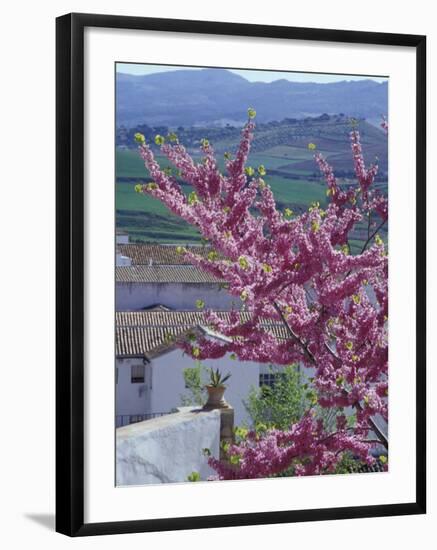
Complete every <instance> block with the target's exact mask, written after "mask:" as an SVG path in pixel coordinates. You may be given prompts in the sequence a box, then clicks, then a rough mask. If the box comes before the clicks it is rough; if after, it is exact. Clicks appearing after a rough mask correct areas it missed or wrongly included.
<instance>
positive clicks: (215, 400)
mask: <svg viewBox="0 0 437 550" xmlns="http://www.w3.org/2000/svg"><path fill="white" fill-rule="evenodd" d="M205 387H206V391H207V392H208V401H207V402H206V403H205V405H204V406H203V409H204V410H212V409H226V408H228V407H229V405H228V404H227V403H226V401H225V398H224V393H225V390H226V386H211V385H209V384H208V385H207V386H205Z"/></svg>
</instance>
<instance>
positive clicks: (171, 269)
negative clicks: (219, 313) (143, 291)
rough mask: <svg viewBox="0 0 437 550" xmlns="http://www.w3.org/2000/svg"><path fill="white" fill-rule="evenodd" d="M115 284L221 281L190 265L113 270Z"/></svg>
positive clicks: (211, 282) (133, 267)
mask: <svg viewBox="0 0 437 550" xmlns="http://www.w3.org/2000/svg"><path fill="white" fill-rule="evenodd" d="M115 278H116V282H117V283H185V284H190V283H194V284H202V283H209V284H214V283H216V284H217V283H220V282H223V281H222V280H221V279H218V278H217V277H214V276H213V275H210V274H209V273H205V272H204V271H202V270H200V269H198V268H197V267H194V266H191V265H174V266H172V265H158V266H148V265H135V266H117V267H116V268H115Z"/></svg>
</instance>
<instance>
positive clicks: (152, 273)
mask: <svg viewBox="0 0 437 550" xmlns="http://www.w3.org/2000/svg"><path fill="white" fill-rule="evenodd" d="M123 256H124V254H123ZM115 269H116V310H117V311H138V310H141V309H144V308H148V307H150V306H153V305H154V304H163V305H165V306H167V307H169V308H171V309H174V310H187V311H190V310H193V309H194V308H195V307H196V300H203V301H204V302H205V307H206V308H208V309H219V310H225V309H231V308H232V307H234V308H239V307H241V301H240V299H239V298H237V297H235V296H231V295H230V294H229V293H228V292H227V291H226V289H225V288H224V285H223V281H221V280H220V279H218V278H217V277H214V276H213V275H211V274H209V273H206V272H204V271H202V270H200V269H198V268H197V267H194V266H192V265H132V266H118V267H116V268H115Z"/></svg>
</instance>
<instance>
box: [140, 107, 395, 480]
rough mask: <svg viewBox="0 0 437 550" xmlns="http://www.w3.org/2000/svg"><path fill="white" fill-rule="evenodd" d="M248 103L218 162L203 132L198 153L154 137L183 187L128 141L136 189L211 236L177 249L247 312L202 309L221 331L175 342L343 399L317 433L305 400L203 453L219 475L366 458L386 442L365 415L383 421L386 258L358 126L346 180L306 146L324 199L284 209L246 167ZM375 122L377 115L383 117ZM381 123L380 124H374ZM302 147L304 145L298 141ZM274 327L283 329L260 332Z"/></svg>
mask: <svg viewBox="0 0 437 550" xmlns="http://www.w3.org/2000/svg"><path fill="white" fill-rule="evenodd" d="M255 114H256V113H255V111H254V110H253V109H249V110H248V117H249V118H248V121H247V123H246V125H245V126H244V128H243V130H242V135H241V141H240V144H239V146H238V149H237V151H236V154H235V157H231V156H230V155H225V158H226V174H222V173H220V171H219V169H218V167H217V161H216V157H215V155H214V151H213V148H212V146H211V145H210V143H209V142H208V140H206V139H205V140H203V141H202V145H201V150H202V153H203V155H204V156H203V160H202V162H200V163H196V162H195V161H194V160H193V159H192V158H191V157H190V155H189V154H188V153H187V151H186V149H185V148H184V147H183V145H181V144H180V143H179V141H178V138H177V136H176V135H175V134H169V136H168V137H167V139H165V138H164V137H162V136H156V138H155V142H156V144H157V145H159V146H160V149H161V152H162V153H163V154H164V155H166V156H167V157H168V159H169V160H170V161H171V162H172V164H173V165H174V166H175V167H176V168H177V169H178V171H179V172H178V173H179V175H180V177H181V178H183V179H184V180H185V181H186V182H187V183H188V184H190V185H191V186H192V188H193V190H192V192H190V193H189V194H188V195H185V194H184V192H183V191H182V190H181V188H180V186H179V185H178V183H177V181H176V179H175V178H174V177H173V176H172V175H171V174H170V173H169V172H168V171H164V170H161V168H160V166H159V164H158V163H157V161H156V160H155V158H154V155H153V152H152V149H151V148H150V147H149V145H148V144H147V143H146V142H145V139H144V136H142V135H141V134H137V135H136V140H137V142H138V143H139V152H140V154H141V156H142V158H143V160H144V163H145V166H146V168H147V169H148V171H149V173H150V176H151V178H152V179H153V181H152V182H151V183H148V184H145V185H142V184H139V185H138V186H137V188H136V190H137V191H139V192H143V193H147V194H149V195H151V196H152V197H155V198H156V199H159V200H160V201H162V202H163V203H164V204H165V205H166V206H167V207H168V208H169V210H171V211H172V212H173V213H175V214H176V215H178V216H180V217H181V218H182V219H184V220H186V221H187V222H188V223H190V224H192V225H193V226H195V227H197V228H198V229H199V231H200V233H201V235H202V237H203V238H205V239H207V240H208V241H209V243H210V244H211V247H212V250H211V252H210V253H209V255H208V257H207V258H204V257H201V256H200V255H197V254H195V253H194V252H193V251H192V250H190V251H187V250H186V249H184V248H181V249H180V251H181V253H182V254H184V255H185V257H186V259H187V260H189V261H190V262H191V263H192V264H194V265H196V266H198V267H199V268H201V269H202V270H205V271H207V272H209V273H211V274H213V275H215V276H218V277H220V278H221V279H223V280H224V281H225V282H226V283H227V285H228V291H229V293H230V294H232V295H234V296H236V297H239V298H240V299H241V301H242V302H243V303H244V308H245V309H246V310H247V311H248V312H250V316H248V317H247V316H246V317H245V318H244V320H243V319H242V317H241V316H240V314H239V312H238V311H233V312H232V313H231V315H230V321H228V322H226V321H224V320H223V319H221V318H219V317H218V316H217V315H215V314H214V312H212V311H209V312H206V317H207V322H208V323H209V324H210V325H211V326H212V327H214V329H215V330H217V331H218V332H220V333H222V334H224V335H225V336H227V337H228V338H227V339H226V341H211V340H207V339H206V338H201V337H200V338H199V339H198V340H197V341H196V342H194V343H193V342H187V343H185V344H183V345H184V349H185V351H186V352H187V353H188V354H190V355H191V356H192V357H194V358H196V359H206V358H214V359H218V358H220V357H223V356H224V355H225V354H227V353H231V354H233V356H234V357H237V358H238V359H240V360H242V361H245V360H247V361H257V362H265V363H274V364H277V365H290V364H292V363H299V364H300V365H303V366H305V367H310V368H312V370H313V373H314V376H313V379H312V380H313V382H312V383H313V386H314V391H315V395H316V398H317V402H318V405H319V406H321V407H338V408H340V411H341V410H343V409H344V408H345V407H350V408H352V410H354V411H355V413H356V418H355V424H354V425H353V426H351V425H350V422H348V421H347V417H346V415H345V414H344V413H343V412H340V413H339V414H338V416H337V423H336V429H335V430H334V431H331V432H330V433H327V432H326V430H325V427H324V425H323V422H322V421H321V420H319V419H317V418H316V416H315V413H314V410H313V409H311V408H310V409H309V410H308V411H307V412H306V413H305V414H304V415H303V417H302V419H301V420H300V421H299V422H297V423H296V424H294V425H292V426H290V429H289V430H287V431H280V430H269V431H267V432H265V433H262V434H260V433H256V432H249V433H248V434H247V437H245V438H244V440H242V441H240V442H239V443H238V444H235V445H233V446H231V447H230V448H229V450H228V453H229V457H230V460H228V461H219V460H216V459H215V458H213V457H210V458H209V462H210V464H211V466H212V467H213V468H215V470H216V471H217V473H218V477H219V478H220V479H237V478H253V477H265V476H269V475H275V474H277V473H279V472H281V471H284V470H289V469H290V468H292V469H293V471H294V473H295V474H296V475H304V474H314V473H324V472H327V471H332V469H333V468H334V467H335V465H336V463H337V462H338V460H340V458H341V456H342V453H344V452H346V451H350V452H352V453H353V454H354V455H356V456H359V457H360V458H361V459H362V460H365V461H366V462H367V463H369V464H370V463H372V462H373V460H374V458H373V457H372V454H371V452H370V451H371V450H372V446H374V445H375V444H377V443H379V444H382V445H384V446H385V447H388V443H387V438H386V436H385V434H384V433H383V432H382V430H381V429H380V428H379V427H378V425H377V422H376V421H375V417H377V415H380V416H381V417H382V418H384V419H386V420H387V413H388V410H387V395H388V380H387V366H388V342H387V319H388V317H387V316H388V294H387V283H388V257H387V253H386V249H385V245H384V242H383V240H382V239H381V237H380V236H379V235H378V231H380V229H381V228H382V227H383V225H384V224H385V223H386V222H387V217H388V208H387V199H386V197H385V196H384V195H383V194H382V193H379V192H378V191H377V190H376V189H375V188H374V185H373V184H374V180H375V176H376V174H377V171H378V167H377V165H376V164H372V165H370V166H369V167H368V168H366V166H365V163H364V159H363V154H362V148H361V143H360V135H359V132H358V130H357V129H356V128H355V129H352V131H351V133H350V140H351V147H352V155H353V162H354V167H355V174H356V178H357V184H354V185H349V186H347V187H345V186H344V185H340V184H339V183H338V181H337V179H336V177H335V175H334V172H333V169H332V168H331V166H330V165H329V164H328V162H327V161H326V159H325V158H324V157H323V156H322V155H321V154H320V153H316V154H315V161H316V162H317V164H318V166H319V168H320V170H321V173H322V174H323V176H324V179H325V180H326V186H327V188H326V194H327V197H328V206H327V208H326V209H322V208H321V207H320V204H319V203H315V204H312V205H311V207H310V208H309V209H308V211H306V212H304V213H302V214H299V215H294V214H293V212H292V211H291V210H290V209H288V208H287V209H285V210H284V211H283V212H281V211H279V210H278V208H277V207H276V204H275V200H274V197H273V194H272V191H271V189H270V187H269V185H268V184H267V183H266V182H265V180H264V179H263V176H265V173H266V171H265V168H264V167H263V166H260V167H258V169H257V170H254V169H253V168H252V167H250V166H246V162H247V158H248V154H249V150H250V144H251V141H252V139H253V134H254V130H255V124H254V121H253V119H254V117H255ZM384 124H386V123H384ZM385 127H386V126H385ZM309 148H310V149H315V145H313V144H310V145H309ZM357 224H360V226H361V227H362V226H363V224H365V227H366V240H365V242H364V243H363V244H362V248H361V250H360V252H359V253H358V254H356V255H352V254H351V253H350V245H349V237H350V235H351V232H352V231H353V230H354V228H356V226H357ZM269 323H270V325H271V324H272V323H275V324H280V325H281V326H282V327H283V332H284V334H283V337H281V338H279V337H278V335H277V332H276V333H273V331H269V330H268V327H269Z"/></svg>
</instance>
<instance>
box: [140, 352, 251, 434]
mask: <svg viewBox="0 0 437 550" xmlns="http://www.w3.org/2000/svg"><path fill="white" fill-rule="evenodd" d="M202 365H204V366H205V367H207V368H214V369H215V368H219V370H220V371H221V372H222V373H223V374H227V373H228V372H230V373H231V378H230V379H229V380H228V381H227V382H226V386H227V389H226V392H225V399H226V401H227V402H228V403H229V404H230V405H232V407H233V408H234V411H235V413H234V414H235V416H234V423H235V425H238V424H242V423H247V424H249V423H250V417H249V415H248V414H247V412H246V409H245V408H244V405H243V399H245V398H246V397H247V394H248V393H249V390H250V388H251V386H256V387H258V380H259V373H260V365H259V364H258V363H253V362H250V361H244V362H243V361H241V362H240V361H234V360H232V359H229V356H225V357H222V358H221V359H217V360H210V359H208V360H205V361H202ZM151 366H152V373H153V374H152V388H153V389H152V392H151V412H160V411H166V410H171V409H172V408H173V407H177V406H179V405H180V404H181V395H182V394H185V395H188V390H187V389H186V388H185V382H184V377H183V370H184V369H186V368H189V367H194V366H195V361H193V359H191V358H190V357H189V356H188V355H185V354H183V353H182V351H181V350H179V349H175V350H173V351H171V352H169V353H165V354H163V355H160V356H159V357H156V358H155V359H153V360H152V362H151Z"/></svg>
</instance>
